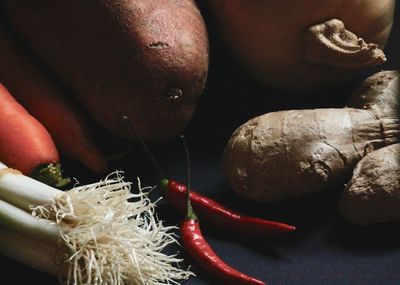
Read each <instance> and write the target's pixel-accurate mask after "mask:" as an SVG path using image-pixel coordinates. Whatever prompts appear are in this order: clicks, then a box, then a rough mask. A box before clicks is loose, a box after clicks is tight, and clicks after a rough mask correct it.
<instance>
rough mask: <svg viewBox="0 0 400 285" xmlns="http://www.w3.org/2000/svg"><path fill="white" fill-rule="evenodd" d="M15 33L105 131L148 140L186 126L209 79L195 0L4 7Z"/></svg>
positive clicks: (82, 0)
mask: <svg viewBox="0 0 400 285" xmlns="http://www.w3.org/2000/svg"><path fill="white" fill-rule="evenodd" d="M1 5H2V9H3V11H2V13H3V14H4V16H5V18H6V20H7V22H8V23H9V25H10V27H11V28H12V29H13V30H14V31H15V32H16V34H17V35H18V36H19V37H20V38H21V40H22V42H23V43H24V44H25V45H26V46H27V47H29V48H30V49H31V50H32V52H33V54H34V55H35V56H36V57H37V58H38V60H39V61H41V62H42V63H43V64H44V65H45V66H46V68H47V69H48V70H50V72H51V73H52V74H53V75H54V77H55V78H56V79H57V80H59V81H60V82H62V83H63V85H65V86H66V87H67V88H69V89H70V90H71V91H72V93H73V94H74V95H76V97H77V98H78V99H79V101H80V102H81V103H82V104H83V105H84V107H85V108H86V109H87V110H88V111H89V113H91V115H93V116H94V118H95V119H96V120H98V121H99V122H100V123H101V124H102V125H103V126H104V127H105V128H106V129H108V130H109V131H111V132H112V133H114V134H116V135H119V136H121V137H125V138H129V137H130V134H127V133H126V128H125V125H124V123H123V122H122V117H123V116H127V117H128V118H129V119H130V120H131V122H132V123H133V124H134V125H135V128H136V129H137V131H138V132H139V133H140V134H141V135H142V136H143V137H144V138H145V139H146V140H151V141H160V140H167V139H171V138H174V137H175V136H177V135H178V134H179V133H181V132H182V130H183V129H184V128H185V127H186V125H187V124H188V122H189V120H190V119H191V117H192V114H193V112H194V109H195V107H196V103H197V101H198V98H199V96H200V95H201V94H202V91H203V88H204V85H205V81H206V77H207V72H208V38H207V32H206V27H205V24H204V21H203V18H202V16H201V14H200V12H199V10H198V8H197V6H196V4H195V1H194V0H154V1H148V0H146V1H143V0H117V1H111V0H100V1H87V0H77V1H50V0H21V1H11V0H7V1H2V4H1Z"/></svg>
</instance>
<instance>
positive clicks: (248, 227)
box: [122, 116, 296, 235]
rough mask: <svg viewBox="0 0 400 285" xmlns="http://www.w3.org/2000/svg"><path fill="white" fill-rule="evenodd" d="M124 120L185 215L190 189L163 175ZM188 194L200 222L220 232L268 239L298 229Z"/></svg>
mask: <svg viewBox="0 0 400 285" xmlns="http://www.w3.org/2000/svg"><path fill="white" fill-rule="evenodd" d="M122 120H123V121H124V122H125V123H126V124H127V127H128V129H129V131H130V132H131V133H132V134H133V135H134V136H135V138H136V139H138V140H139V142H140V144H141V145H142V147H143V149H144V150H145V152H146V153H147V155H148V156H149V158H150V160H151V162H152V163H153V165H154V167H155V168H156V170H157V172H158V173H159V174H160V176H161V177H162V179H161V184H162V186H163V188H164V189H165V191H164V193H163V194H164V197H165V199H166V200H167V201H168V202H169V203H170V204H171V205H173V206H174V207H175V208H176V209H177V210H179V211H180V212H181V213H185V210H186V208H185V204H184V201H185V196H186V194H185V193H186V188H187V187H185V186H184V185H182V184H179V183H178V182H175V181H172V180H168V179H167V178H165V177H166V176H165V175H164V172H163V171H162V169H161V167H160V165H159V164H158V162H157V160H156V159H155V157H154V155H153V154H152V152H151V151H150V149H149V147H148V146H147V144H146V142H145V141H144V140H143V138H142V137H141V136H140V135H139V134H138V132H137V131H136V129H135V128H134V126H133V125H132V123H131V122H130V120H129V118H128V117H126V116H123V117H122ZM189 190H190V191H188V192H189V193H190V199H191V200H192V201H193V206H194V209H195V210H196V212H197V213H198V214H199V216H200V217H201V219H202V220H205V221H207V222H208V223H209V224H213V225H215V226H218V227H219V228H225V229H229V230H235V231H238V232H240V233H242V234H249V235H269V234H278V233H286V232H292V231H295V230H296V227H294V226H291V225H287V224H284V223H280V222H276V221H269V220H264V219H259V218H255V217H249V216H245V215H242V214H241V213H238V212H235V211H233V210H231V209H228V208H227V207H225V206H223V205H221V204H219V203H218V202H216V201H214V200H212V199H210V198H207V197H205V196H202V195H200V194H198V193H196V192H193V191H192V190H191V189H189Z"/></svg>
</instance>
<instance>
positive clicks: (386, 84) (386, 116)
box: [223, 71, 400, 202]
mask: <svg viewBox="0 0 400 285" xmlns="http://www.w3.org/2000/svg"><path fill="white" fill-rule="evenodd" d="M398 82H399V72H397V71H389V72H381V73H379V74H377V75H375V76H374V77H371V78H369V79H367V80H366V82H365V84H364V85H363V86H362V87H361V88H360V90H359V91H358V92H357V94H358V95H357V96H364V97H362V98H363V99H360V100H361V102H362V103H361V104H359V103H352V104H354V107H357V108H343V109H333V108H332V109H313V110H289V111H279V112H272V113H267V114H264V115H261V116H259V117H256V118H254V119H251V120H250V121H248V122H247V123H245V124H243V125H242V126H240V127H239V128H238V129H237V130H236V131H235V132H234V134H233V135H232V137H231V138H230V140H229V142H228V144H227V146H226V148H225V151H224V155H223V163H224V168H225V172H226V174H227V176H228V179H229V182H230V183H231V185H232V187H233V189H234V190H236V191H237V192H238V193H240V194H241V195H243V196H244V197H246V198H248V199H251V200H254V201H258V202H273V201H278V200H282V199H287V198H294V197H298V196H302V195H305V194H310V193H314V192H317V191H322V190H326V189H330V188H332V187H333V185H337V184H338V183H340V182H345V179H346V178H349V177H350V175H351V172H352V170H353V169H354V167H355V165H356V164H357V163H358V161H360V160H361V159H362V158H363V157H364V156H365V155H367V154H368V153H370V152H371V151H374V150H375V149H379V148H381V147H384V146H387V145H390V144H394V143H398V142H399V141H400V120H399V115H398V107H397V106H398V103H396V102H398V101H399V99H400V94H399V91H398ZM367 90H370V92H369V93H368V92H367ZM362 94H363V95H362ZM355 101H356V100H355V99H353V102H355ZM382 106H385V108H383V107H382Z"/></svg>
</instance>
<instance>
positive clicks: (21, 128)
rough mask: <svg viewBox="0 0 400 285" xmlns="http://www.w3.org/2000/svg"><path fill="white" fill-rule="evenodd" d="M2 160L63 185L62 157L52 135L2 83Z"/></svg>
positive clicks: (0, 94) (11, 165)
mask: <svg viewBox="0 0 400 285" xmlns="http://www.w3.org/2000/svg"><path fill="white" fill-rule="evenodd" d="M0 102H1V104H0V122H1V124H0V161H2V162H4V163H6V164H7V165H8V166H9V167H12V168H16V169H18V170H19V171H21V172H22V173H24V174H26V175H30V176H32V177H34V178H37V179H38V180H41V181H43V182H45V183H47V184H51V185H55V186H63V185H65V184H67V183H68V182H69V179H65V178H63V177H62V175H61V170H60V165H59V161H60V157H59V154H58V151H57V148H56V146H55V144H54V142H53V139H52V138H51V136H50V134H49V133H48V132H47V130H46V129H45V128H44V127H43V125H42V124H40V122H39V121H38V120H36V119H35V118H34V117H33V116H32V115H30V114H29V113H28V111H26V109H24V107H23V106H22V105H20V104H19V103H18V102H17V101H16V100H15V99H14V97H13V96H12V95H11V94H10V93H9V92H8V90H7V89H6V87H5V86H4V85H3V84H2V83H0Z"/></svg>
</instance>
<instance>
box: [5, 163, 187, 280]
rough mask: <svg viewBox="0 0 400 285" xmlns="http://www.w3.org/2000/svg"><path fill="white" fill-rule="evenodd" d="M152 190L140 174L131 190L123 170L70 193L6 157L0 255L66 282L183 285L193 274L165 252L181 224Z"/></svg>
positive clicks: (174, 256) (174, 240) (173, 241)
mask: <svg viewBox="0 0 400 285" xmlns="http://www.w3.org/2000/svg"><path fill="white" fill-rule="evenodd" d="M151 189H152V188H151V187H144V188H142V187H141V185H140V180H139V179H138V190H139V191H138V193H136V194H134V193H132V191H131V183H130V182H126V181H124V177H123V176H122V172H118V171H117V172H114V173H112V174H110V175H109V176H107V177H106V178H105V179H104V180H102V181H99V182H97V183H93V184H90V185H84V186H79V187H74V188H72V189H71V190H69V191H65V192H64V191H60V190H58V189H55V188H52V187H50V186H48V185H45V184H43V183H41V182H38V181H36V180H34V179H31V178H29V177H27V176H24V175H22V174H20V173H17V172H15V171H13V170H10V169H9V168H7V166H5V165H4V164H3V163H1V162H0V243H1V244H0V252H1V253H2V254H4V255H7V256H9V257H11V258H14V259H16V260H18V261H20V262H22V263H25V264H26V265H28V266H31V267H33V268H36V269H38V270H42V271H44V272H48V273H51V274H55V275H58V276H59V277H60V280H61V281H60V282H61V283H62V284H74V285H81V284H91V285H100V284H102V285H103V284H110V285H111V284H113V285H114V284H115V285H122V284H124V285H127V284H133V285H136V284H146V285H156V284H157V285H161V284H178V283H177V282H178V280H184V279H187V278H189V277H190V276H191V275H193V273H191V272H190V271H189V270H186V269H181V268H180V267H179V266H180V264H181V261H182V260H181V259H179V258H178V257H177V256H176V255H167V254H165V253H164V252H163V251H164V249H165V247H166V246H168V245H169V244H171V243H177V240H176V239H175V236H174V233H173V230H174V229H175V227H172V226H164V225H163V224H162V222H161V221H159V220H158V219H157V218H156V213H155V203H153V202H151V201H150V199H149V198H148V193H149V191H150V190H151ZM22 245H23V246H22Z"/></svg>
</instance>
